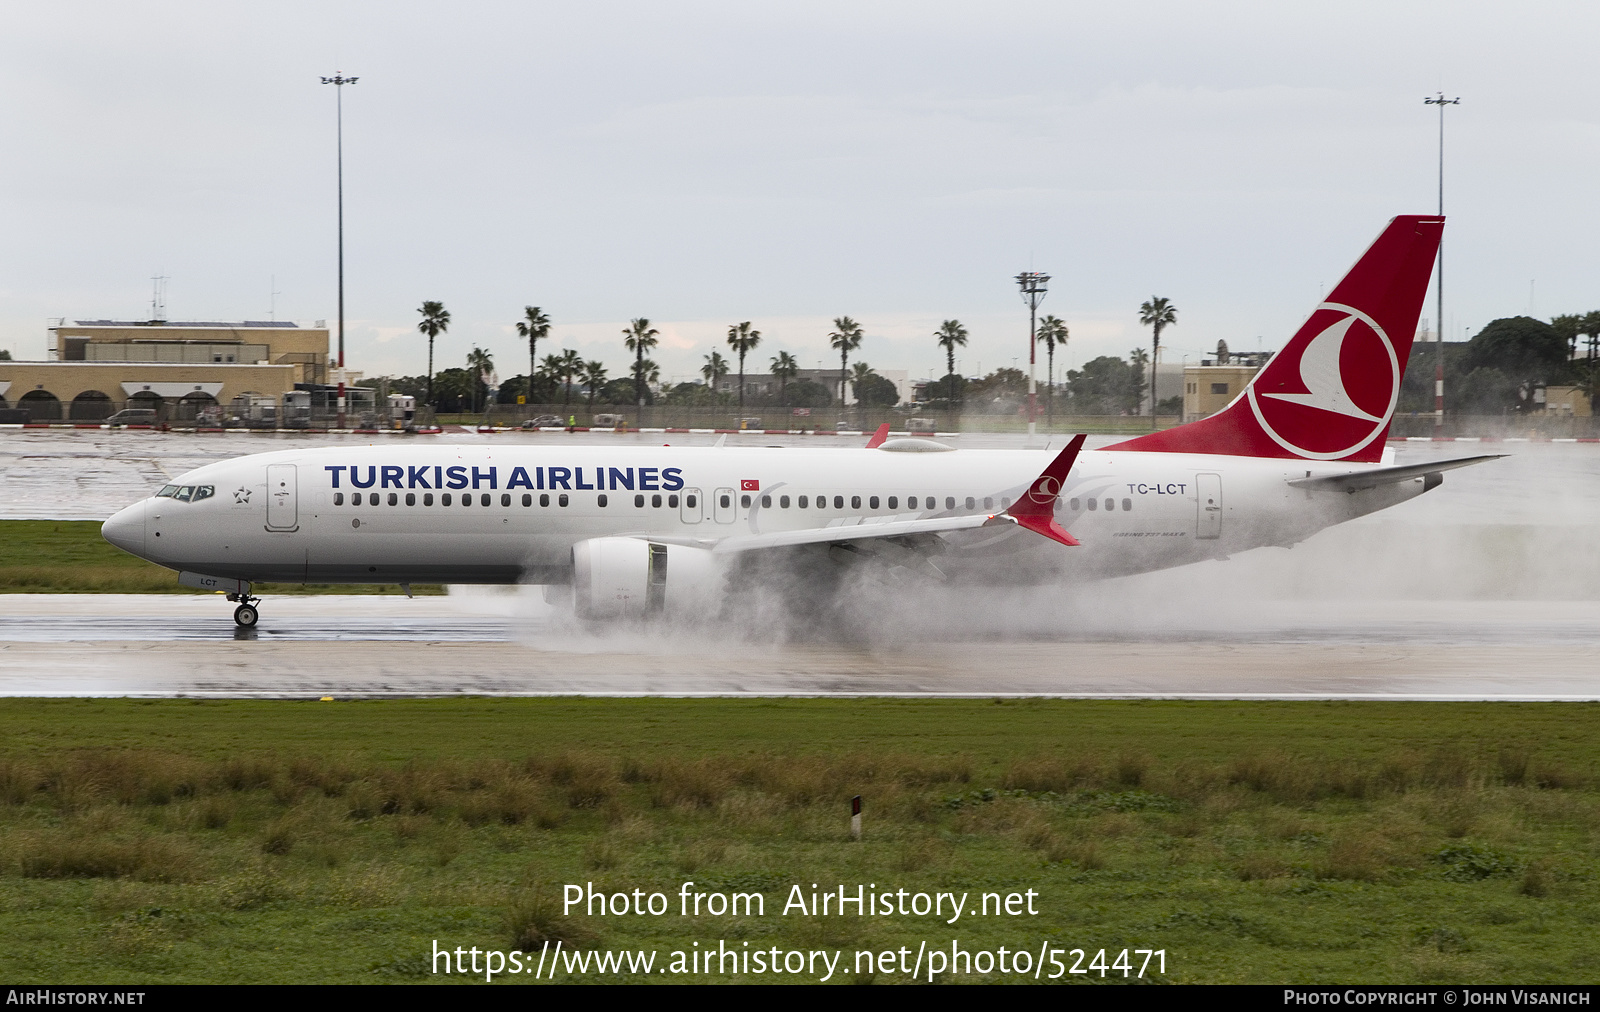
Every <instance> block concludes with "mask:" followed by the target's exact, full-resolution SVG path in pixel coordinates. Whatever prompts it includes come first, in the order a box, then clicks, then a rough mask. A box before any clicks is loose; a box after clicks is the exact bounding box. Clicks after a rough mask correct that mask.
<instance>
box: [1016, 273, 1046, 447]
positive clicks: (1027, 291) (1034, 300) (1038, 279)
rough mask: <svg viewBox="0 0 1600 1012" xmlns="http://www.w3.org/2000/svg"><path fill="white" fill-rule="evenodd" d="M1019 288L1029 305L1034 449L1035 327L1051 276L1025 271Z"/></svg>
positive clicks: (1036, 432) (1036, 403) (1034, 440)
mask: <svg viewBox="0 0 1600 1012" xmlns="http://www.w3.org/2000/svg"><path fill="white" fill-rule="evenodd" d="M1017 286H1018V287H1019V288H1021V289H1022V301H1023V302H1026V303H1027V304H1028V446H1029V447H1030V448H1032V447H1033V446H1035V445H1036V444H1037V443H1038V441H1039V439H1038V437H1039V429H1038V426H1039V422H1038V417H1039V378H1038V372H1039V370H1038V364H1039V355H1038V341H1037V337H1036V334H1035V327H1036V326H1037V318H1038V315H1039V303H1041V302H1043V301H1044V297H1045V293H1046V292H1048V291H1050V275H1048V274H1040V273H1039V272H1038V271H1023V272H1022V273H1021V274H1018V275H1017Z"/></svg>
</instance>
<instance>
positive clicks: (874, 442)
mask: <svg viewBox="0 0 1600 1012" xmlns="http://www.w3.org/2000/svg"><path fill="white" fill-rule="evenodd" d="M888 438H889V423H888V422H884V423H883V424H882V425H880V426H878V431H877V432H874V433H873V434H872V438H871V439H869V440H867V449H869V450H876V449H877V448H878V447H880V446H882V445H883V441H884V440H885V439H888Z"/></svg>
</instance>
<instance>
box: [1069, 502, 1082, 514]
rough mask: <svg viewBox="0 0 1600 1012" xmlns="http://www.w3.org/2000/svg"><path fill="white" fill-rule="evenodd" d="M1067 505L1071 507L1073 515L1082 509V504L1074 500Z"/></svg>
mask: <svg viewBox="0 0 1600 1012" xmlns="http://www.w3.org/2000/svg"><path fill="white" fill-rule="evenodd" d="M1067 505H1068V506H1070V507H1072V511H1073V512H1074V513H1076V512H1077V511H1078V510H1079V509H1081V508H1082V507H1083V503H1081V502H1079V501H1078V500H1076V499H1074V500H1072V501H1071V502H1069V503H1067Z"/></svg>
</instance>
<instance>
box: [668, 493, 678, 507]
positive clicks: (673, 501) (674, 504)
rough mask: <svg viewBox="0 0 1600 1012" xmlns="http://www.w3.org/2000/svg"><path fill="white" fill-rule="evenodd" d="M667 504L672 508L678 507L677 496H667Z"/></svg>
mask: <svg viewBox="0 0 1600 1012" xmlns="http://www.w3.org/2000/svg"><path fill="white" fill-rule="evenodd" d="M667 505H668V506H671V507H672V508H673V509H677V508H678V497H677V496H676V495H669V496H667Z"/></svg>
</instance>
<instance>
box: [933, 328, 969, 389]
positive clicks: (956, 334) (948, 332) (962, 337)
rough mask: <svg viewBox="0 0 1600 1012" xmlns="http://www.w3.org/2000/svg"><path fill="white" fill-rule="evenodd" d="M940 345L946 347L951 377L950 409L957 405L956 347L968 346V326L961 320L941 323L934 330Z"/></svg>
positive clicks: (947, 373) (946, 360)
mask: <svg viewBox="0 0 1600 1012" xmlns="http://www.w3.org/2000/svg"><path fill="white" fill-rule="evenodd" d="M933 336H934V338H935V340H936V341H937V343H938V345H939V347H941V348H943V349H944V357H945V375H947V376H949V377H950V389H949V391H948V392H947V393H946V396H945V403H947V404H948V405H949V406H950V409H951V410H952V411H953V410H955V406H956V347H957V346H960V347H963V348H964V347H966V344H967V328H965V327H963V326H962V325H961V321H960V320H946V321H944V322H943V323H941V324H939V329H938V330H936V331H934V332H933Z"/></svg>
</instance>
